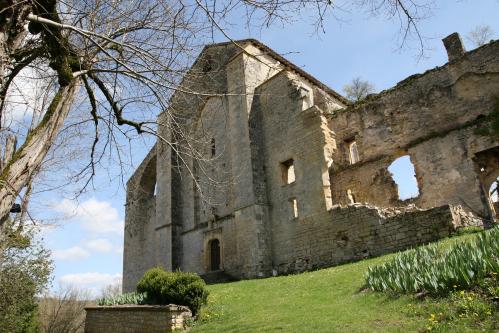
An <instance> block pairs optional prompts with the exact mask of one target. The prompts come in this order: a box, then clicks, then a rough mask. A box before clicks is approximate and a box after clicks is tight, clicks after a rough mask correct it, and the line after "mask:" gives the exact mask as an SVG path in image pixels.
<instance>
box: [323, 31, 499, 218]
mask: <svg viewBox="0 0 499 333" xmlns="http://www.w3.org/2000/svg"><path fill="white" fill-rule="evenodd" d="M498 54H499V42H497V41H496V42H491V43H490V44H488V45H485V46H483V47H481V48H479V49H477V50H474V51H471V52H468V53H465V54H464V55H463V56H461V57H460V58H458V59H456V60H455V61H453V62H451V63H449V64H447V65H445V66H443V67H439V68H436V69H433V70H430V71H428V72H426V73H424V74H422V75H414V76H412V77H409V78H408V79H406V80H404V81H402V82H400V83H399V84H398V85H397V86H396V87H394V88H392V89H390V90H387V91H384V92H381V93H380V94H378V95H375V96H373V97H370V98H368V99H367V100H365V101H363V102H360V103H357V104H355V105H353V106H352V107H350V108H347V109H344V110H341V111H339V112H336V113H335V114H334V115H333V116H332V117H331V118H330V119H329V126H330V128H331V129H332V130H333V131H334V132H335V134H336V139H337V144H338V150H337V151H336V154H335V155H334V156H333V160H334V163H333V166H332V168H331V170H330V173H331V183H332V192H333V200H334V202H335V203H341V204H346V203H348V202H349V198H348V196H347V191H348V190H349V189H350V190H352V191H353V193H354V194H355V196H356V199H357V201H358V202H368V203H371V204H375V205H378V206H392V205H404V204H407V202H400V201H399V200H398V195H397V188H396V185H395V184H394V182H393V181H392V180H391V179H390V174H389V172H388V170H387V168H388V166H389V165H390V164H391V162H393V160H395V159H396V158H397V157H399V156H402V155H407V154H408V155H410V157H411V161H412V162H413V164H414V165H415V171H416V177H417V180H418V185H419V190H420V195H419V197H418V198H416V199H412V200H410V202H411V203H414V204H416V205H418V206H420V207H435V206H440V205H444V204H448V203H450V204H458V205H463V206H466V207H468V209H469V210H471V211H474V212H475V213H477V214H479V215H482V216H484V213H485V210H486V209H485V208H484V204H483V202H482V201H481V200H480V193H479V184H478V178H477V174H476V169H475V166H474V164H473V161H472V160H473V158H474V156H475V154H476V153H477V152H480V151H481V150H484V149H489V148H491V147H495V146H497V145H498V141H497V140H493V139H492V138H491V137H487V136H481V135H477V134H476V130H475V129H476V128H477V127H479V126H480V124H481V122H483V120H484V119H486V116H487V115H489V114H490V113H491V112H492V110H493V109H494V107H495V104H496V100H495V98H496V96H497V94H498V92H499V61H498V58H497V57H498V56H497V55H498ZM352 140H355V142H356V143H357V147H358V151H359V157H360V161H359V162H358V163H356V164H354V165H350V161H349V153H348V143H349V142H351V141H352ZM382 193H385V195H381V194H382Z"/></svg>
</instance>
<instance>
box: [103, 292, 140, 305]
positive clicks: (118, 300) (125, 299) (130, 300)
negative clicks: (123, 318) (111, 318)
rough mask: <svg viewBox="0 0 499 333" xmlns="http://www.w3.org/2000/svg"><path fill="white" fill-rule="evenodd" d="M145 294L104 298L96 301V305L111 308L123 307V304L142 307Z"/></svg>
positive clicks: (127, 294)
mask: <svg viewBox="0 0 499 333" xmlns="http://www.w3.org/2000/svg"><path fill="white" fill-rule="evenodd" d="M146 298H147V296H146V294H145V293H126V294H121V295H117V296H112V297H104V298H100V299H98V300H97V305H104V306H111V305H123V304H136V305H143V304H146V303H145V302H146Z"/></svg>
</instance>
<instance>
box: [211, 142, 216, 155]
mask: <svg viewBox="0 0 499 333" xmlns="http://www.w3.org/2000/svg"><path fill="white" fill-rule="evenodd" d="M216 153H217V147H216V145H215V138H213V139H211V157H215V155H216Z"/></svg>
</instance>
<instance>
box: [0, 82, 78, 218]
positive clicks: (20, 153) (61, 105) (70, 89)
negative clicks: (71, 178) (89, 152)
mask: <svg viewBox="0 0 499 333" xmlns="http://www.w3.org/2000/svg"><path fill="white" fill-rule="evenodd" d="M78 87H79V81H78V80H73V82H72V83H70V84H69V85H68V86H66V87H63V88H60V89H59V91H58V92H57V94H56V95H55V97H54V99H53V100H52V103H51V104H50V106H49V107H48V109H47V111H46V113H45V116H44V117H43V119H42V121H41V122H40V124H38V126H37V127H36V128H35V129H33V130H32V131H31V133H30V134H29V135H28V137H27V138H26V141H25V142H24V143H23V145H22V146H21V147H20V148H19V149H18V150H17V151H16V153H15V154H14V157H13V158H12V159H11V160H10V162H9V163H7V164H6V165H5V167H4V168H3V170H0V172H1V174H0V227H1V225H2V224H3V222H4V221H5V219H6V218H7V217H8V216H9V212H10V209H11V207H12V204H13V203H14V202H15V200H16V197H17V195H18V194H19V192H20V191H21V190H22V189H23V187H25V186H26V185H27V184H28V183H29V181H30V179H31V178H32V177H33V175H34V174H35V172H36V171H37V170H38V169H39V167H40V165H41V163H42V161H43V159H44V158H45V156H46V155H47V152H48V151H49V149H50V147H51V146H52V144H53V142H54V140H55V138H56V136H57V133H58V132H59V130H60V128H61V126H62V125H63V123H64V120H65V119H66V117H67V115H68V112H69V109H70V106H71V104H72V102H73V99H74V97H75V95H76V92H77V90H78Z"/></svg>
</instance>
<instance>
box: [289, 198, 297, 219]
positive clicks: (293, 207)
mask: <svg viewBox="0 0 499 333" xmlns="http://www.w3.org/2000/svg"><path fill="white" fill-rule="evenodd" d="M289 216H290V219H291V220H294V219H297V218H298V201H297V200H296V198H291V199H289Z"/></svg>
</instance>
